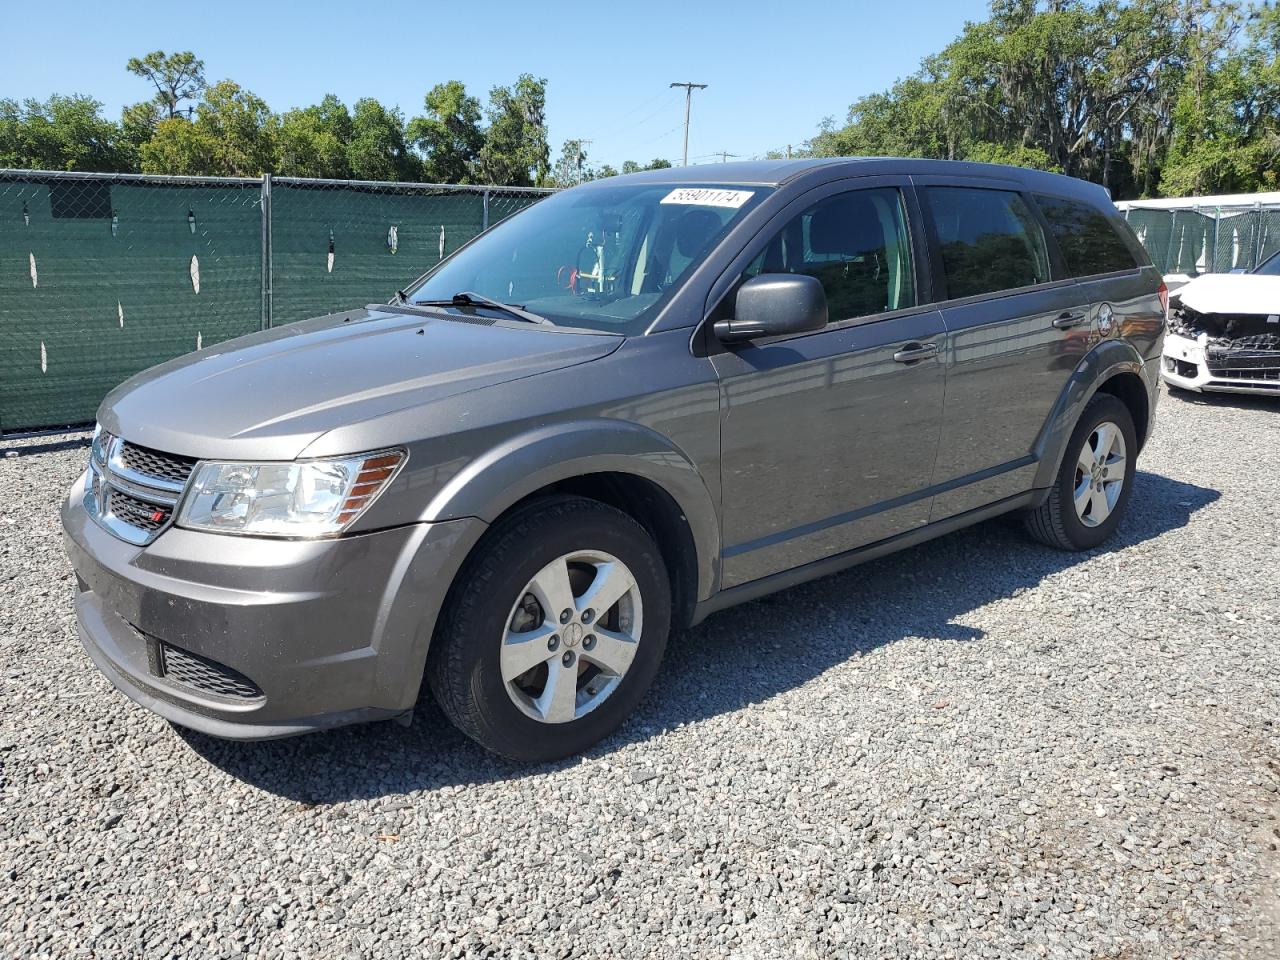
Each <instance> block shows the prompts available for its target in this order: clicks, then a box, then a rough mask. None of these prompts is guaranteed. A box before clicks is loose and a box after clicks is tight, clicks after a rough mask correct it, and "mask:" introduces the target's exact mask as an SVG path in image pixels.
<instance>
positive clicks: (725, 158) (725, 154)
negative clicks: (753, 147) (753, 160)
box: [716, 150, 738, 163]
mask: <svg viewBox="0 0 1280 960" xmlns="http://www.w3.org/2000/svg"><path fill="white" fill-rule="evenodd" d="M716 155H717V156H718V157H719V158H720V162H721V163H728V162H729V158H730V157H733V159H735V160H737V159H738V154H736V153H730V152H729V151H728V150H720V151H718V152H717V154H716Z"/></svg>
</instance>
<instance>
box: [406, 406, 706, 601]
mask: <svg viewBox="0 0 1280 960" xmlns="http://www.w3.org/2000/svg"><path fill="white" fill-rule="evenodd" d="M553 494H573V495H577V496H584V497H589V498H591V499H595V500H600V501H602V502H604V503H608V504H610V505H612V506H614V507H617V508H618V509H620V510H622V511H624V512H625V513H627V514H629V515H631V516H632V517H634V518H635V519H636V520H637V521H638V522H639V523H640V524H641V525H642V526H644V527H645V528H646V529H647V530H648V531H649V532H650V535H652V536H653V537H654V539H655V540H656V541H657V542H658V545H659V548H660V549H661V550H662V552H663V559H664V561H665V562H666V564H667V568H668V571H669V572H670V573H671V576H672V580H673V582H672V587H673V592H672V597H673V600H674V602H675V610H674V611H673V613H674V619H673V622H675V623H685V622H687V616H691V614H692V610H693V606H694V604H695V603H696V602H697V601H698V600H704V599H706V598H707V597H709V596H711V594H712V593H713V592H714V590H715V588H716V585H717V583H718V577H719V558H720V524H719V517H718V514H717V511H716V509H715V502H714V500H713V498H712V496H711V493H710V491H709V490H708V489H707V486H706V483H705V482H704V481H703V479H702V475H701V474H700V472H699V471H698V469H697V467H696V466H695V465H694V463H693V461H692V459H691V458H690V457H688V456H687V455H686V454H685V453H684V452H683V451H682V450H680V449H679V448H678V447H677V446H676V445H675V444H674V443H672V442H671V441H670V440H669V439H668V438H666V437H664V436H662V435H661V434H658V433H656V432H655V431H653V430H650V429H648V428H646V427H642V426H639V425H636V424H630V423H625V422H620V421H613V420H585V421H575V422H572V423H566V424H556V425H552V426H547V427H542V428H539V429H537V430H535V431H532V432H530V433H527V434H524V435H521V436H519V437H515V438H512V439H511V440H508V441H506V442H504V443H503V444H501V445H500V446H498V447H495V448H494V449H492V450H490V451H488V452H486V453H485V454H482V455H481V456H479V457H477V458H475V459H474V460H472V461H471V463H470V464H468V465H467V467H466V468H464V469H463V470H462V471H461V472H460V473H459V474H458V475H457V476H455V477H454V478H453V479H452V480H451V481H450V482H449V483H448V484H447V485H446V486H445V487H444V488H443V489H441V490H440V491H439V492H438V493H437V494H436V495H435V496H434V497H433V498H432V500H431V502H430V503H429V504H428V506H427V508H426V510H425V511H424V513H423V516H422V519H423V520H424V521H426V522H439V521H443V520H450V519H457V518H461V517H477V518H479V519H481V520H484V521H485V522H486V523H490V524H492V523H496V522H497V521H498V520H500V519H501V518H502V517H503V516H505V515H506V514H508V513H509V512H510V511H512V510H513V509H517V508H520V507H523V506H524V505H526V504H527V503H529V502H530V501H532V500H535V499H537V498H538V497H541V496H547V495H553Z"/></svg>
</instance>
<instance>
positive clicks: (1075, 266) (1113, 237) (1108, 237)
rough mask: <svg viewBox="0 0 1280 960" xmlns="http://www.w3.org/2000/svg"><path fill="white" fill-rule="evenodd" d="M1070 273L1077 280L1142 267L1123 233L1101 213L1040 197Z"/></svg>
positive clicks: (1082, 205) (1075, 203) (1070, 202)
mask: <svg viewBox="0 0 1280 960" xmlns="http://www.w3.org/2000/svg"><path fill="white" fill-rule="evenodd" d="M1036 202H1037V203H1038V204H1040V209H1041V211H1042V212H1043V213H1044V218H1045V220H1047V221H1048V222H1049V230H1050V232H1051V233H1052V234H1053V237H1054V239H1055V240H1057V241H1058V248H1059V249H1060V250H1061V251H1062V259H1063V260H1065V261H1066V264H1067V271H1068V272H1069V273H1070V274H1071V276H1073V277H1089V276H1093V275H1094V274H1096V273H1113V272H1115V271H1117V270H1132V269H1133V268H1134V267H1136V266H1137V265H1138V261H1137V260H1136V259H1135V258H1134V256H1133V253H1132V251H1130V249H1129V245H1128V244H1126V243H1125V242H1124V238H1123V237H1121V236H1120V233H1119V230H1118V228H1117V227H1116V225H1115V224H1113V223H1112V222H1111V221H1110V220H1109V219H1108V218H1107V217H1105V216H1103V214H1102V213H1101V211H1099V210H1095V209H1094V208H1093V207H1091V206H1089V205H1088V204H1086V203H1078V202H1076V201H1075V200H1063V199H1061V198H1059V197H1041V196H1037V197H1036Z"/></svg>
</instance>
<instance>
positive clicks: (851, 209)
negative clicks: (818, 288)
mask: <svg viewBox="0 0 1280 960" xmlns="http://www.w3.org/2000/svg"><path fill="white" fill-rule="evenodd" d="M761 273H803V274H808V275H809V276H811V277H817V278H818V280H820V281H821V282H822V288H823V290H825V291H826V294H827V311H828V313H829V314H830V316H831V319H832V321H833V322H835V321H839V320H850V319H853V318H855V317H865V316H869V315H871V314H874V313H884V312H886V311H888V310H901V309H903V308H904V307H913V306H915V305H916V288H915V276H914V274H913V272H912V266H911V243H910V239H909V237H908V235H907V218H906V209H905V207H904V206H903V203H902V194H901V193H900V192H899V191H898V190H896V189H893V188H892V187H889V188H877V189H870V190H855V191H852V192H850V193H841V194H837V195H836V196H833V197H827V198H826V199H825V200H819V201H818V202H817V203H815V204H814V205H813V206H812V207H810V208H809V209H808V210H805V211H804V212H803V213H801V214H799V215H798V216H796V217H795V218H793V219H792V220H791V221H790V222H789V223H788V224H787V225H786V226H784V227H783V228H782V229H781V230H780V231H779V232H778V234H777V235H776V236H775V237H774V238H773V239H772V240H771V241H770V242H769V244H768V245H767V246H766V247H765V248H764V250H763V251H761V253H760V255H759V256H758V257H756V259H755V260H754V261H752V263H751V265H750V266H749V267H748V268H747V269H746V271H745V272H744V277H754V276H757V275H758V274H761Z"/></svg>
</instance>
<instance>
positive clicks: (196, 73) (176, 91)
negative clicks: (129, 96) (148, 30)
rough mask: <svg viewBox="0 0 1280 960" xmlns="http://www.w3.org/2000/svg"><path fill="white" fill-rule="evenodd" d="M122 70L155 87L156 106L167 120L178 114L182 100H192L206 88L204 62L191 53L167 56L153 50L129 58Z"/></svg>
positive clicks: (184, 52) (186, 51)
mask: <svg viewBox="0 0 1280 960" xmlns="http://www.w3.org/2000/svg"><path fill="white" fill-rule="evenodd" d="M125 69H126V70H128V71H129V72H130V73H132V74H134V75H136V76H139V77H142V78H143V79H144V80H149V81H150V82H151V84H152V86H154V87H155V88H156V95H155V103H156V105H157V106H158V107H159V108H160V109H161V111H163V114H164V116H165V117H169V118H172V117H175V116H177V115H178V110H179V108H180V104H181V103H182V101H184V100H193V99H195V98H196V97H197V96H199V94H200V92H201V91H202V90H204V88H205V82H204V61H203V60H199V59H197V58H196V55H195V54H194V53H192V52H191V51H190V50H185V51H183V52H182V53H170V54H166V53H165V52H164V51H163V50H154V51H152V52H151V53H148V54H147V55H146V56H145V57H131V58H130V59H129V62H128V63H126V64H125Z"/></svg>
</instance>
